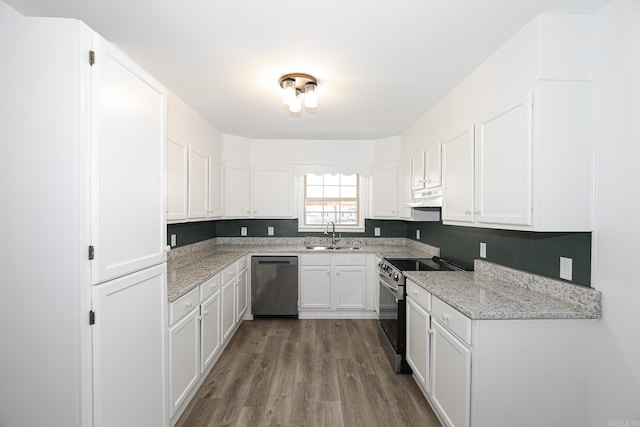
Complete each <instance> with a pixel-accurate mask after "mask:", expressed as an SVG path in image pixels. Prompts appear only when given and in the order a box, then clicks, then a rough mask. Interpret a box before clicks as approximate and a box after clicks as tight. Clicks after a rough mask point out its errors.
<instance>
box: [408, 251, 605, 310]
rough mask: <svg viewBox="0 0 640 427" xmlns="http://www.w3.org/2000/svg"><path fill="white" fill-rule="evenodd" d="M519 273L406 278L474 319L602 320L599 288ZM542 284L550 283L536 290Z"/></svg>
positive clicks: (456, 273)
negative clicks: (522, 279)
mask: <svg viewBox="0 0 640 427" xmlns="http://www.w3.org/2000/svg"><path fill="white" fill-rule="evenodd" d="M486 264H489V265H491V264H490V263H486ZM493 266H494V267H497V268H500V269H505V270H510V271H514V270H512V269H508V268H506V267H502V266H497V265H495V264H494V265H493ZM476 267H477V261H476ZM476 270H478V268H476ZM518 273H519V275H518V276H520V277H516V278H515V279H514V278H513V277H512V275H510V274H508V272H507V274H503V275H502V276H501V277H500V278H497V277H494V275H491V274H484V273H483V272H478V271H475V272H474V271H450V272H446V271H437V272H436V271H432V272H406V273H404V275H405V276H406V277H407V278H409V279H411V280H412V281H413V282H415V283H417V284H418V285H420V286H421V287H422V288H424V289H426V290H427V291H429V292H431V294H432V295H434V296H436V297H438V298H440V299H441V300H442V301H444V302H446V303H447V304H449V305H450V306H452V307H454V308H455V309H457V310H458V311H460V312H461V313H462V314H464V315H465V316H467V317H469V318H471V319H598V318H601V317H602V315H601V311H600V293H599V292H598V291H596V290H595V289H592V288H586V287H582V286H577V285H572V284H569V283H565V282H560V281H556V280H553V279H549V278H542V277H541V276H536V275H533V274H528V273H525V272H518ZM520 278H524V281H523V282H522V283H518V280H519V279H520ZM541 281H544V282H546V283H544V284H542V285H540V286H539V288H535V286H537V285H538V283H539V282H541ZM533 289H536V290H533Z"/></svg>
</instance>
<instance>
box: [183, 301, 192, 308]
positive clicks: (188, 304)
mask: <svg viewBox="0 0 640 427" xmlns="http://www.w3.org/2000/svg"><path fill="white" fill-rule="evenodd" d="M185 305H186V306H187V308H191V307H192V306H193V303H192V302H188V303H186V304H185Z"/></svg>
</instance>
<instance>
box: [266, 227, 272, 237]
mask: <svg viewBox="0 0 640 427" xmlns="http://www.w3.org/2000/svg"><path fill="white" fill-rule="evenodd" d="M267 235H269V236H273V227H267Z"/></svg>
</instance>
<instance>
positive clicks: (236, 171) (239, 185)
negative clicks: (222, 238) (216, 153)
mask: <svg viewBox="0 0 640 427" xmlns="http://www.w3.org/2000/svg"><path fill="white" fill-rule="evenodd" d="M225 177H226V179H225V189H226V191H225V201H226V203H225V213H226V215H225V216H227V217H238V218H242V217H245V218H246V217H248V216H249V215H250V214H251V211H250V202H249V200H250V199H249V198H250V194H251V193H250V191H251V189H250V187H249V184H250V181H249V167H248V166H245V165H231V164H229V165H226V166H225Z"/></svg>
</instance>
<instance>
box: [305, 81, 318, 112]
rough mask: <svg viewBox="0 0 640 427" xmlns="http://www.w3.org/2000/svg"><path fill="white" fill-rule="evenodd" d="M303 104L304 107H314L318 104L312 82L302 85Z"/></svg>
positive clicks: (314, 86)
mask: <svg viewBox="0 0 640 427" xmlns="http://www.w3.org/2000/svg"><path fill="white" fill-rule="evenodd" d="M304 106H305V107H306V108H316V107H317V106H318V94H317V92H316V85H315V84H314V83H307V84H306V86H305V87H304Z"/></svg>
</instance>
